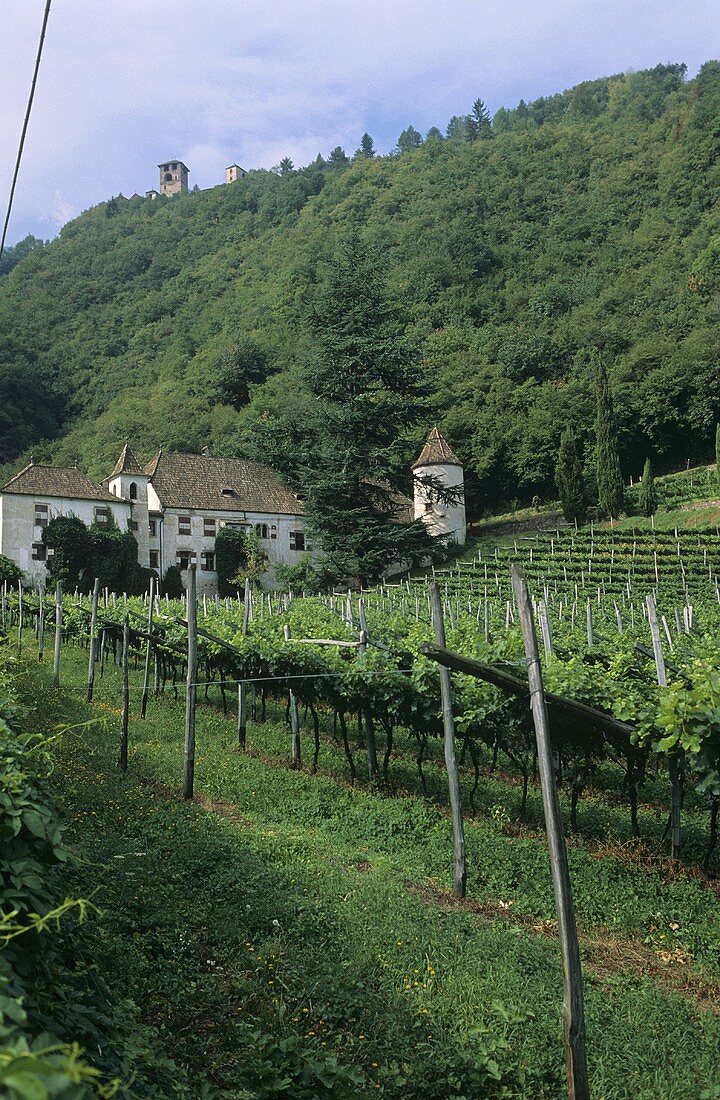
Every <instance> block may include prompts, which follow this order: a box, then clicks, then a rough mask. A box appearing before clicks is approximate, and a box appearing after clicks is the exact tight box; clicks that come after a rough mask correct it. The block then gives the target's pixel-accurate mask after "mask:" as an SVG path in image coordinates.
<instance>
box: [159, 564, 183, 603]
mask: <svg viewBox="0 0 720 1100" xmlns="http://www.w3.org/2000/svg"><path fill="white" fill-rule="evenodd" d="M160 587H161V592H162V595H163V596H169V598H170V599H171V600H179V599H180V597H181V596H182V595H183V593H184V591H185V589H184V588H183V582H182V573H181V572H180V569H179V568H178V566H177V565H168V567H167V569H166V570H165V576H164V577H163V579H162V584H161V586H160Z"/></svg>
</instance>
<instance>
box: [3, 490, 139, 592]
mask: <svg viewBox="0 0 720 1100" xmlns="http://www.w3.org/2000/svg"><path fill="white" fill-rule="evenodd" d="M36 503H37V504H47V505H48V513H47V515H48V522H49V521H50V520H51V519H55V517H56V516H70V515H73V516H77V518H78V519H80V520H82V522H83V523H85V524H86V525H87V526H88V527H89V526H90V525H91V524H92V523H93V522H94V520H95V509H96V508H105V507H108V508H109V509H110V511H111V512H112V515H113V517H114V519H115V522H116V523H117V525H118V527H119V528H120V530H121V531H125V530H127V525H128V520H129V519H130V505H129V504H128V503H127V501H121V500H118V501H116V502H111V501H104V500H71V499H66V498H64V497H43V496H39V495H38V496H33V497H31V496H25V495H21V494H19V493H3V494H1V495H0V554H4V555H5V557H7V558H10V559H11V560H12V561H14V562H15V563H16V565H19V566H20V568H21V569H22V571H23V573H24V574H25V577H26V580H27V581H28V582H29V583H32V584H34V585H36V586H37V585H44V584H45V581H46V578H47V570H46V568H45V562H42V561H34V560H33V556H32V544H33V543H34V542H40V541H41V540H42V527H36V526H35V504H36Z"/></svg>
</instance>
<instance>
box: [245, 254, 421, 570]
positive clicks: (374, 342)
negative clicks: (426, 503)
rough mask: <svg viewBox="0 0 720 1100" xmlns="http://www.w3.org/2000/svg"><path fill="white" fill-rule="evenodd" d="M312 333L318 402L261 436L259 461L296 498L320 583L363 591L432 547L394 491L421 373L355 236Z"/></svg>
mask: <svg viewBox="0 0 720 1100" xmlns="http://www.w3.org/2000/svg"><path fill="white" fill-rule="evenodd" d="M309 328H310V331H311V333H312V336H313V343H314V349H315V350H314V354H313V355H312V356H311V357H309V359H308V362H307V364H306V366H305V368H304V372H303V374H304V379H305V384H306V386H307V389H308V390H309V392H310V394H311V395H312V397H313V398H314V401H313V403H312V404H310V405H309V406H308V408H307V409H306V411H305V415H304V418H303V422H302V425H297V424H296V425H294V426H293V425H292V424H291V423H289V422H288V420H285V419H283V420H281V421H279V422H277V423H275V424H274V425H272V426H271V429H270V431H266V432H264V433H263V434H262V436H261V437H260V440H259V443H258V455H260V454H265V455H266V456H267V455H268V454H269V455H270V456H271V459H272V461H273V462H274V464H276V465H277V466H278V468H280V469H281V470H283V472H284V473H285V476H286V478H287V479H288V481H289V482H290V484H291V485H294V486H295V487H296V488H297V489H298V490H299V491H300V492H301V493H302V496H303V499H304V500H305V507H306V513H307V521H308V527H309V529H310V531H311V533H312V535H313V539H314V544H315V546H316V547H317V548H319V549H320V550H321V551H322V554H323V558H324V560H323V570H324V572H325V574H326V575H328V576H331V577H333V578H334V579H335V580H338V581H339V580H347V579H352V580H360V581H362V582H367V581H368V580H375V579H377V578H378V577H379V576H381V575H382V573H383V572H384V570H385V569H386V568H387V567H388V565H390V563H392V562H396V561H397V562H405V563H407V564H411V563H413V562H417V561H420V560H422V558H423V557H424V556H426V555H427V554H428V553H430V552H431V551H432V550H433V546H434V544H433V540H432V539H431V538H430V537H429V536H428V535H427V532H426V529H425V525H424V524H423V523H422V522H421V521H416V522H407V521H406V519H405V517H404V516H403V515H402V512H403V511H404V510H406V503H405V502H404V501H402V500H401V499H399V497H398V494H397V492H395V493H393V490H392V488H391V483H392V481H393V480H394V479H396V477H397V470H398V465H399V463H398V461H397V459H398V458H399V455H400V454H401V447H402V441H403V438H404V436H405V434H406V432H407V426H408V424H411V423H412V422H413V420H414V418H415V416H416V415H417V410H418V399H419V386H418V380H417V367H416V365H415V362H414V358H413V354H412V350H411V347H410V345H409V343H408V340H407V338H406V336H405V333H404V326H403V323H402V320H401V317H400V316H399V312H398V310H397V309H396V307H395V306H394V304H393V303H392V301H391V299H390V297H389V294H388V291H387V287H386V281H385V275H384V272H383V271H382V269H381V267H380V265H379V260H378V257H377V254H376V253H375V252H374V251H373V250H372V249H370V248H368V246H367V245H366V244H365V243H364V242H363V240H362V239H361V237H360V236H359V235H358V234H357V233H353V234H351V235H350V237H349V238H348V239H347V241H346V242H345V243H344V244H343V245H342V246H341V248H340V250H339V251H338V252H337V254H336V255H335V257H334V258H333V260H332V262H331V263H330V265H329V271H328V276H327V278H326V280H325V282H324V284H322V285H321V287H320V289H319V291H318V293H317V294H316V297H315V300H314V302H313V305H312V310H311V313H310V316H309ZM293 427H294V428H295V431H294V432H293ZM293 435H294V437H295V439H296V445H295V446H294V447H292V448H289V447H288V442H289V440H290V439H291V438H293Z"/></svg>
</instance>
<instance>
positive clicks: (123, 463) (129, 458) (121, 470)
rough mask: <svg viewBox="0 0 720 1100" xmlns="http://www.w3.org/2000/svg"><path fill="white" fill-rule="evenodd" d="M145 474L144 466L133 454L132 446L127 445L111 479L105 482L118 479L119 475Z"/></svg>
mask: <svg viewBox="0 0 720 1100" xmlns="http://www.w3.org/2000/svg"><path fill="white" fill-rule="evenodd" d="M143 472H144V471H143V468H142V466H141V465H140V463H139V462H138V460H137V459H136V458H135V455H134V454H133V453H132V450H131V447H130V444H129V443H126V444H125V446H124V447H123V449H122V451H121V452H120V457H119V458H118V460H117V462H116V463H115V469H114V470H113V472H112V473H111V474H110V477H107V478H105V480H106V481H110V478H113V477H116V476H117V475H118V474H142V473H143Z"/></svg>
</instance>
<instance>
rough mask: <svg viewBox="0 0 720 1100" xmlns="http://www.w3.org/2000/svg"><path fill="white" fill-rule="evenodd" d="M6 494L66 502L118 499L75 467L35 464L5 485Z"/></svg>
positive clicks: (115, 501)
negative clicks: (63, 500) (59, 499)
mask: <svg viewBox="0 0 720 1100" xmlns="http://www.w3.org/2000/svg"><path fill="white" fill-rule="evenodd" d="M0 492H2V493H16V494H17V495H18V496H34V497H62V498H63V499H65V500H111V501H114V503H115V504H118V503H119V501H118V498H117V497H114V496H112V495H111V494H110V493H108V492H107V490H105V489H103V488H101V486H99V485H95V484H93V482H92V481H91V480H90V478H89V477H87V475H86V474H84V473H83V472H82V471H81V470H78V469H76V468H75V467H74V466H72V467H69V468H65V467H62V466H35V465H33V464H32V463H31V464H30V465H29V466H26V467H25V469H24V470H21V471H20V473H19V474H15V477H11V478H10V480H9V481H8V482H7V483H6V484H5V485H3V487H2V489H0Z"/></svg>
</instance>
